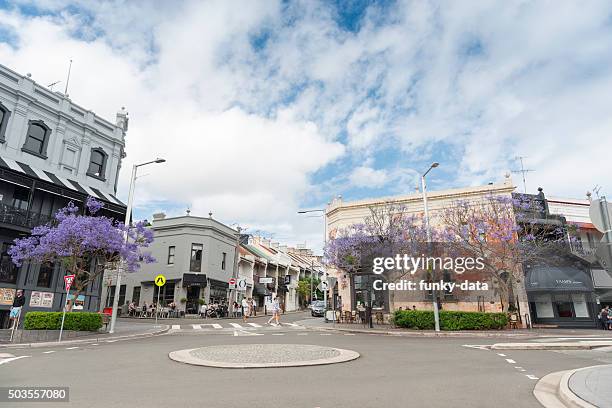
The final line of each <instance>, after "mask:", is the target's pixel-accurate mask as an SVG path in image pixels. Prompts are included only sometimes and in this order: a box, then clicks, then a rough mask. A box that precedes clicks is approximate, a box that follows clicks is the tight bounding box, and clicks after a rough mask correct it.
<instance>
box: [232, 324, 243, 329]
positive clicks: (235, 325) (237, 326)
mask: <svg viewBox="0 0 612 408" xmlns="http://www.w3.org/2000/svg"><path fill="white" fill-rule="evenodd" d="M230 326H232V327H235V328H236V329H243V327H242V326H241V325H239V324H238V323H230Z"/></svg>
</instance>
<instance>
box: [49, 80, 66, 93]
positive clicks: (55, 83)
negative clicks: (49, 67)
mask: <svg viewBox="0 0 612 408" xmlns="http://www.w3.org/2000/svg"><path fill="white" fill-rule="evenodd" d="M60 82H62V81H55V82H54V83H52V84H49V85H47V88H49V90H51V91H53V87H54V86H55V85H57V84H59V83H60Z"/></svg>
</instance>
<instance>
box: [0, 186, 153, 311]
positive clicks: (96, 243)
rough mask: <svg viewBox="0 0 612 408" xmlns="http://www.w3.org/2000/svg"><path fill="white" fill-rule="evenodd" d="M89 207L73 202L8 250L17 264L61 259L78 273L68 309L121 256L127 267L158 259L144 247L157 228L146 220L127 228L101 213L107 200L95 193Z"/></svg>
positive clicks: (71, 270)
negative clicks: (83, 208)
mask: <svg viewBox="0 0 612 408" xmlns="http://www.w3.org/2000/svg"><path fill="white" fill-rule="evenodd" d="M86 207H87V210H88V213H89V214H88V215H81V214H78V208H77V207H76V206H75V205H74V204H73V203H72V202H70V203H69V204H68V206H67V207H65V208H62V209H61V210H59V211H58V212H57V213H56V214H55V216H54V219H53V220H52V221H51V222H50V223H49V224H47V225H41V226H38V227H35V228H33V229H32V234H31V235H30V236H29V237H25V238H21V239H16V240H15V244H14V245H13V246H12V247H11V248H10V249H9V255H10V256H11V258H12V261H13V263H14V264H15V265H17V266H21V265H22V264H23V263H24V262H25V261H28V262H38V263H41V264H53V263H60V264H61V265H62V266H63V267H64V268H65V270H66V272H67V274H74V275H75V280H74V283H73V285H72V287H73V288H74V292H73V293H72V300H71V301H70V302H69V305H68V310H71V309H72V306H73V302H74V300H76V299H77V298H78V296H79V294H81V293H82V292H84V291H85V290H86V289H87V287H88V286H89V285H90V284H91V283H92V282H94V281H95V280H96V279H98V278H99V277H100V275H101V274H103V273H104V270H105V269H116V268H117V266H118V265H119V263H120V261H121V260H122V259H123V260H124V261H125V265H126V268H127V271H128V272H133V271H136V270H137V269H138V268H139V267H140V263H141V262H145V263H151V262H154V261H155V260H154V259H153V258H152V257H151V255H150V254H149V253H148V252H145V251H143V250H144V248H147V247H149V245H150V244H151V243H152V242H153V232H152V231H151V230H150V229H148V228H146V227H145V225H144V223H142V222H138V223H136V224H135V225H133V226H131V227H126V226H125V225H124V224H123V223H119V222H117V221H114V220H113V219H111V218H108V217H105V216H96V213H98V211H99V210H100V209H101V208H102V207H103V204H102V203H100V202H99V201H97V200H95V199H93V198H91V197H89V198H88V199H87V202H86ZM126 233H127V240H126V239H125V234H126Z"/></svg>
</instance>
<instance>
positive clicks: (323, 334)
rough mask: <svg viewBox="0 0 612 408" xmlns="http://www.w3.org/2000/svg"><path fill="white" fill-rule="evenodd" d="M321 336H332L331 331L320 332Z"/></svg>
mask: <svg viewBox="0 0 612 408" xmlns="http://www.w3.org/2000/svg"><path fill="white" fill-rule="evenodd" d="M319 336H331V333H320V334H319Z"/></svg>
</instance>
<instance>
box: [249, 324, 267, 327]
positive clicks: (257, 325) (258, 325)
mask: <svg viewBox="0 0 612 408" xmlns="http://www.w3.org/2000/svg"><path fill="white" fill-rule="evenodd" d="M247 324H248V325H249V326H252V327H263V326H262V325H261V324H257V323H247Z"/></svg>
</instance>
